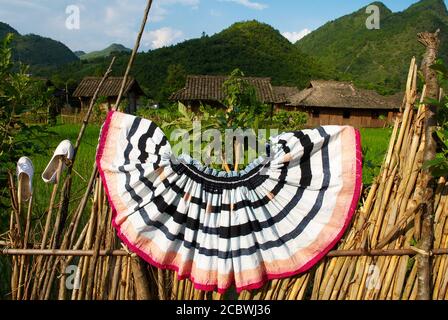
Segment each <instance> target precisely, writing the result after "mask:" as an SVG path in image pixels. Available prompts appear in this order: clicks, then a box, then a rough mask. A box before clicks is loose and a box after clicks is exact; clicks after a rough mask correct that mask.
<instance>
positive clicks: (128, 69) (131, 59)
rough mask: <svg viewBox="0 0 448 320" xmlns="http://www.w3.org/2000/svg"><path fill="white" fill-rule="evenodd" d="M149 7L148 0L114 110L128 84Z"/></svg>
mask: <svg viewBox="0 0 448 320" xmlns="http://www.w3.org/2000/svg"><path fill="white" fill-rule="evenodd" d="M151 6H152V0H148V2H147V4H146V9H145V13H144V15H143V21H142V24H141V26H140V31H139V33H138V36H137V40H136V41H135V45H134V49H133V50H132V54H131V58H130V59H129V62H128V66H127V67H126V71H125V73H124V78H123V82H122V83H121V88H120V92H119V94H118V98H117V101H116V102H115V106H114V110H118V107H119V106H120V103H121V99H122V98H123V93H124V89H125V88H126V85H127V82H128V81H127V80H128V77H129V74H130V73H131V68H132V65H133V64H134V61H135V58H136V56H137V53H138V49H139V48H140V42H141V40H142V37H143V32H144V31H145V27H146V23H147V21H148V16H149V11H150V10H151Z"/></svg>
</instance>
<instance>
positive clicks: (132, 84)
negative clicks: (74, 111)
mask: <svg viewBox="0 0 448 320" xmlns="http://www.w3.org/2000/svg"><path fill="white" fill-rule="evenodd" d="M100 81H101V78H97V77H86V78H84V79H83V80H82V81H81V83H80V84H79V86H78V87H77V88H76V90H75V92H74V93H73V96H74V97H93V95H94V94H95V90H96V88H97V87H98V85H99V83H100ZM122 82H123V77H109V78H108V79H107V80H106V82H105V83H104V85H103V87H102V88H101V90H100V92H99V96H100V97H116V96H118V93H119V92H120V88H121V83H122ZM131 89H132V90H133V91H135V92H136V93H137V94H139V95H141V94H143V90H142V89H141V88H140V86H139V85H138V83H137V81H136V80H135V79H134V78H132V77H129V78H128V80H127V83H126V87H125V90H124V95H126V94H127V93H128V92H129V91H130V90H131Z"/></svg>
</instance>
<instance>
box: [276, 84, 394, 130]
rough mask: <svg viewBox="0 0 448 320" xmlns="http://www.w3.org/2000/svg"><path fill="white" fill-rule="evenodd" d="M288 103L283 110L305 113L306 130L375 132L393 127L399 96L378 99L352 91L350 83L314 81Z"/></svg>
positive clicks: (372, 94)
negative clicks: (340, 127)
mask: <svg viewBox="0 0 448 320" xmlns="http://www.w3.org/2000/svg"><path fill="white" fill-rule="evenodd" d="M288 100H289V102H288V103H287V105H286V106H285V108H286V110H298V111H304V112H306V113H307V114H308V123H307V126H309V127H316V126H322V125H350V126H354V127H358V128H359V127H364V128H375V127H383V126H385V125H388V124H391V123H393V121H394V119H395V118H396V116H397V115H398V114H399V113H400V108H401V106H402V101H403V94H396V95H394V96H382V95H380V94H378V93H377V92H376V91H373V90H365V89H359V88H356V87H355V86H354V85H353V84H352V83H350V82H338V81H323V80H318V81H311V83H310V85H309V87H308V88H307V89H305V90H303V91H301V92H299V93H297V94H295V95H293V96H291V97H289V99H288Z"/></svg>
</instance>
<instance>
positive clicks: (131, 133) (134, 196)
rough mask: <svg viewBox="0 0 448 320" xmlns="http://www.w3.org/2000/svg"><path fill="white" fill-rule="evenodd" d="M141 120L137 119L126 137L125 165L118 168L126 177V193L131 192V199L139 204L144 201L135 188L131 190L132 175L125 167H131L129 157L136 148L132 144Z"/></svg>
mask: <svg viewBox="0 0 448 320" xmlns="http://www.w3.org/2000/svg"><path fill="white" fill-rule="evenodd" d="M141 120H142V119H141V118H135V120H134V122H133V123H132V126H131V129H130V130H129V133H128V135H127V137H126V140H127V141H128V145H127V146H126V149H125V151H124V165H123V166H121V167H119V168H118V170H120V171H121V172H123V173H124V174H125V176H126V182H125V185H124V187H125V189H126V191H128V192H129V194H130V195H131V198H132V199H133V200H134V201H135V202H137V203H138V204H140V203H142V202H143V199H142V198H141V197H140V196H139V195H138V194H137V193H136V192H135V190H134V188H131V185H130V184H131V175H130V174H129V172H128V171H127V170H126V169H125V165H129V164H130V163H131V161H130V157H129V156H130V154H131V151H132V149H133V148H134V146H133V145H132V143H131V139H132V137H133V136H134V135H135V133H136V132H137V130H138V128H139V126H140V123H141Z"/></svg>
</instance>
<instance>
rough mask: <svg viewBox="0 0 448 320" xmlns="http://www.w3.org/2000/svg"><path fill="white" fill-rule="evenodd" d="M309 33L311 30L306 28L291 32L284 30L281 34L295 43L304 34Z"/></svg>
mask: <svg viewBox="0 0 448 320" xmlns="http://www.w3.org/2000/svg"><path fill="white" fill-rule="evenodd" d="M310 33H311V30H310V29H308V28H306V29H303V30H301V31H292V32H289V31H286V32H283V33H282V35H283V36H284V37H285V38H286V39H288V40H289V41H290V42H292V43H296V42H297V41H299V40H300V39H302V38H303V37H305V36H306V35H308V34H310Z"/></svg>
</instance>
